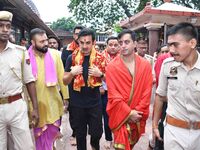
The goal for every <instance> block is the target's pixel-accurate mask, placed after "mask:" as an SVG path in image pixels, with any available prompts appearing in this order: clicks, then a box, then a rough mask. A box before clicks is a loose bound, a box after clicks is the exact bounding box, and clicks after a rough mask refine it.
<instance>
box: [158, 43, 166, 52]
mask: <svg viewBox="0 0 200 150" xmlns="http://www.w3.org/2000/svg"><path fill="white" fill-rule="evenodd" d="M165 46H167V44H162V45H161V46H159V47H158V48H157V50H156V53H157V54H158V53H160V51H161V49H162V48H163V47H165Z"/></svg>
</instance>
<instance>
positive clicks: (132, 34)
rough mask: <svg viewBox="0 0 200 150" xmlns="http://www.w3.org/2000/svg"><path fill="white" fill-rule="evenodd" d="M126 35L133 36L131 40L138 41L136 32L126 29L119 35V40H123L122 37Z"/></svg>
mask: <svg viewBox="0 0 200 150" xmlns="http://www.w3.org/2000/svg"><path fill="white" fill-rule="evenodd" d="M124 34H130V35H131V39H132V40H133V41H136V35H135V32H134V31H131V30H129V29H124V30H122V32H120V33H119V34H118V39H121V37H122V36H123V35H124Z"/></svg>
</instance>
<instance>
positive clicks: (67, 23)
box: [50, 17, 76, 31]
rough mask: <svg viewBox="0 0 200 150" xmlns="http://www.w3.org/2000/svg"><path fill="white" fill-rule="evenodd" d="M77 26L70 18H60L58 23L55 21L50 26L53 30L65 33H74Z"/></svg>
mask: <svg viewBox="0 0 200 150" xmlns="http://www.w3.org/2000/svg"><path fill="white" fill-rule="evenodd" d="M75 25H76V23H75V21H74V20H73V19H72V18H71V17H69V18H65V17H63V18H60V19H58V20H57V21H54V22H53V23H52V25H51V26H50V28H51V29H53V30H56V29H62V30H65V31H72V30H73V28H74V26H75Z"/></svg>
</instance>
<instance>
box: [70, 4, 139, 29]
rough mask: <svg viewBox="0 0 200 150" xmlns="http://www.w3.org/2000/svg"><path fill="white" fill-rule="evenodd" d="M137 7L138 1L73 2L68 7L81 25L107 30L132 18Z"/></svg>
mask: <svg viewBox="0 0 200 150" xmlns="http://www.w3.org/2000/svg"><path fill="white" fill-rule="evenodd" d="M136 6H137V0H71V2H70V4H69V6H68V7H69V9H70V12H72V13H73V14H74V16H75V18H76V20H77V21H78V22H79V23H82V24H84V25H87V24H89V25H90V26H91V27H93V28H95V29H106V30H107V29H110V28H112V26H113V25H114V24H115V23H116V21H119V20H121V19H122V18H124V17H125V16H127V17H130V16H132V15H133V12H134V10H135V8H136Z"/></svg>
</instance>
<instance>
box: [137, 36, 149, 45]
mask: <svg viewBox="0 0 200 150" xmlns="http://www.w3.org/2000/svg"><path fill="white" fill-rule="evenodd" d="M140 41H144V42H145V43H147V40H146V38H145V37H144V36H140V37H138V38H137V42H140Z"/></svg>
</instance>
